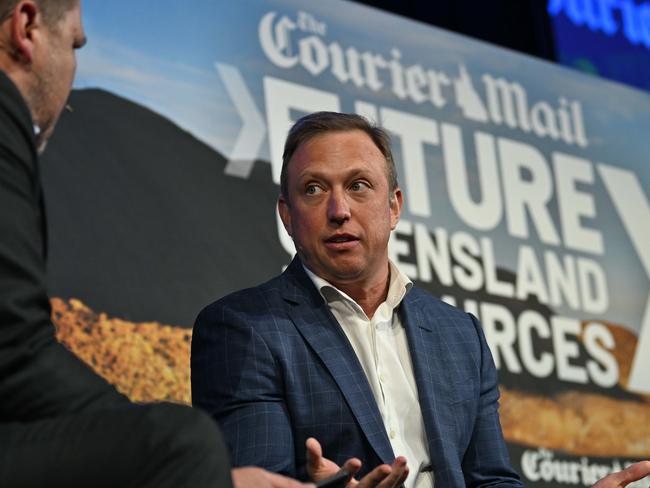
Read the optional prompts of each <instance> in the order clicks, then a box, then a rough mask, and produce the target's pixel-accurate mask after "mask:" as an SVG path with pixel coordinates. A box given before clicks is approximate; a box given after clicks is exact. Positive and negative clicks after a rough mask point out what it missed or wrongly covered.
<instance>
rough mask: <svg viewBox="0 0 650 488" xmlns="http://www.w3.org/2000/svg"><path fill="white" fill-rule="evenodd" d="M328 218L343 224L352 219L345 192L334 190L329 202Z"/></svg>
mask: <svg viewBox="0 0 650 488" xmlns="http://www.w3.org/2000/svg"><path fill="white" fill-rule="evenodd" d="M327 218H328V219H329V221H330V222H336V223H337V224H342V223H343V222H345V221H346V220H349V219H350V205H349V204H348V200H347V198H346V195H345V192H343V191H340V190H333V191H332V192H331V193H330V196H329V200H328V202H327Z"/></svg>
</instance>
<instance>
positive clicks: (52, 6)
mask: <svg viewBox="0 0 650 488" xmlns="http://www.w3.org/2000/svg"><path fill="white" fill-rule="evenodd" d="M21 1H24V0H0V23H3V22H4V21H5V20H7V19H8V18H9V17H11V16H12V15H13V12H14V9H15V8H16V5H18V4H19V3H21ZM31 2H32V3H34V4H36V5H38V8H39V10H40V12H41V15H43V19H44V20H45V23H46V24H47V25H48V26H49V27H50V28H53V27H55V26H56V25H57V24H58V22H59V21H60V20H61V18H62V17H63V15H64V14H65V13H66V12H68V11H69V10H70V9H72V8H74V7H75V5H77V4H78V3H79V0H31Z"/></svg>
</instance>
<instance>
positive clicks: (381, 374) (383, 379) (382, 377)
mask: <svg viewBox="0 0 650 488" xmlns="http://www.w3.org/2000/svg"><path fill="white" fill-rule="evenodd" d="M379 381H380V382H381V383H383V382H384V381H386V378H385V377H384V374H383V373H379Z"/></svg>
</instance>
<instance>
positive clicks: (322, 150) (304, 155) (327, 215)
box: [278, 130, 402, 285]
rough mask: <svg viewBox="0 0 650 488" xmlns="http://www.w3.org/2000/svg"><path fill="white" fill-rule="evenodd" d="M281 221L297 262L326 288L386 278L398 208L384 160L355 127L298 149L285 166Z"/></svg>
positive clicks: (398, 200) (399, 202)
mask: <svg viewBox="0 0 650 488" xmlns="http://www.w3.org/2000/svg"><path fill="white" fill-rule="evenodd" d="M288 199H289V201H284V199H282V198H280V201H279V204H278V207H279V211H280V217H281V218H282V221H283V223H284V226H285V228H286V229H287V232H288V233H289V235H290V236H291V237H292V238H293V240H294V243H295V245H296V250H297V251H298V255H299V256H300V259H301V260H302V262H303V264H305V266H307V267H308V268H309V269H310V270H311V271H313V272H314V273H315V274H317V275H318V276H320V277H321V278H324V279H325V280H327V281H329V282H331V283H333V284H344V283H347V284H353V283H366V284H370V285H373V284H375V285H376V284H379V283H381V280H385V279H387V276H388V238H389V236H390V232H391V230H393V229H394V228H395V226H396V225H397V221H398V220H399V215H400V210H401V207H402V194H401V191H400V190H399V189H396V190H393V191H390V190H389V188H388V178H387V170H386V160H385V158H384V156H383V155H382V153H381V152H380V151H379V149H378V148H377V146H375V144H374V143H373V142H372V140H371V139H370V137H369V136H368V135H367V134H366V133H365V132H363V131H361V130H352V131H347V132H329V133H325V134H322V135H318V136H316V137H314V138H313V139H310V140H308V141H307V142H305V143H303V144H301V145H300V146H299V147H298V149H297V150H296V152H295V153H294V154H293V156H292V158H291V160H290V161H289V168H288Z"/></svg>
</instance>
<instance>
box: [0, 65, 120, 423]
mask: <svg viewBox="0 0 650 488" xmlns="http://www.w3.org/2000/svg"><path fill="white" fill-rule="evenodd" d="M45 234H46V229H45V215H44V211H43V195H42V190H41V182H40V176H39V168H38V157H37V154H36V147H35V141H34V130H33V126H32V118H31V114H30V113H29V109H28V108H27V105H26V104H25V102H24V101H23V98H22V96H21V95H20V92H19V91H18V89H17V88H16V86H15V85H14V84H13V83H12V82H11V81H10V80H9V78H7V76H6V75H5V74H4V73H3V72H1V71H0V422H13V421H22V422H25V421H30V420H36V419H42V418H46V417H54V416H57V415H63V414H67V413H74V412H79V411H81V410H84V409H87V408H94V407H96V408H100V407H105V406H111V405H115V404H122V403H126V402H127V400H126V398H125V397H123V396H122V395H120V394H118V393H117V392H116V391H115V389H113V388H112V387H111V386H109V385H108V383H106V382H105V381H104V380H103V379H101V378H100V377H99V376H97V375H96V374H94V373H93V372H92V371H91V370H90V368H88V367H87V366H86V365H85V364H83V363H82V362H81V361H80V360H79V359H77V357H76V356H74V355H73V354H72V353H70V352H69V351H68V350H67V349H66V348H65V347H63V346H62V345H61V344H59V343H58V342H57V341H56V339H55V336H54V327H53V325H52V322H51V321H50V303H49V300H48V296H47V290H46V282H45V248H46V242H45Z"/></svg>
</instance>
